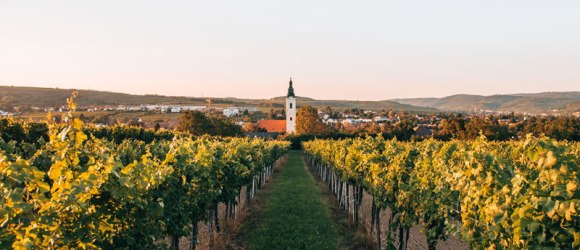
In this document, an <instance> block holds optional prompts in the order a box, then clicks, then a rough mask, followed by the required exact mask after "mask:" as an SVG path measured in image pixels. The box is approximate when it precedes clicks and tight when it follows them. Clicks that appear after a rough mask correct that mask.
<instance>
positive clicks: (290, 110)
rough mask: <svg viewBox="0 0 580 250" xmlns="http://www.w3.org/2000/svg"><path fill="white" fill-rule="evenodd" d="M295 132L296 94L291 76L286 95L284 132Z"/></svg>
mask: <svg viewBox="0 0 580 250" xmlns="http://www.w3.org/2000/svg"><path fill="white" fill-rule="evenodd" d="M294 132H296V96H295V95H294V88H293V87H292V78H290V87H288V95H286V134H294Z"/></svg>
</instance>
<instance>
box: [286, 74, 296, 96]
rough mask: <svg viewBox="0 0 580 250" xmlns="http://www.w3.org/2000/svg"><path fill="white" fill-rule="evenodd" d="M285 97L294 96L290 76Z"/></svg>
mask: <svg viewBox="0 0 580 250" xmlns="http://www.w3.org/2000/svg"><path fill="white" fill-rule="evenodd" d="M286 97H296V96H295V95H294V88H293V87H292V77H290V87H288V95H287V96H286Z"/></svg>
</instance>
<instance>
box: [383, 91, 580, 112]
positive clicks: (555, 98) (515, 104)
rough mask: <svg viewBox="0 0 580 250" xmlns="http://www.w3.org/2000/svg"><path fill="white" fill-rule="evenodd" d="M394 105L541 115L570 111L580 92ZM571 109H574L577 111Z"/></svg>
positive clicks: (464, 97) (414, 100)
mask: <svg viewBox="0 0 580 250" xmlns="http://www.w3.org/2000/svg"><path fill="white" fill-rule="evenodd" d="M391 101H394V102H398V103H401V104H408V105H413V106H421V107H431V108H436V109H440V110H446V111H473V110H492V111H507V112H509V111H513V112H519V113H523V112H530V113H540V112H549V111H552V110H563V111H564V110H566V111H568V110H569V109H568V108H567V107H568V105H570V104H573V103H575V102H579V101H580V92H544V93H537V94H511V95H491V96H482V95H452V96H447V97H443V98H405V99H392V100H391ZM571 109H574V107H572V108H571ZM564 112H565V111H564Z"/></svg>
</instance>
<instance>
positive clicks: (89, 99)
mask: <svg viewBox="0 0 580 250" xmlns="http://www.w3.org/2000/svg"><path fill="white" fill-rule="evenodd" d="M72 91H73V90H72V89H54V88H36V87H16V86H0V109H4V110H12V108H13V107H17V106H25V107H58V106H61V105H65V104H66V98H68V97H69V96H70V94H71V93H72ZM285 98H286V97H274V98H271V99H239V98H233V97H228V98H201V97H184V96H162V95H131V94H123V93H116V92H106V91H95V90H79V97H78V98H77V103H78V104H79V105H140V104H180V105H205V103H206V99H211V101H212V105H214V106H215V107H228V106H256V107H258V108H261V109H268V110H269V109H270V108H283V107H284V105H285ZM298 104H299V106H304V105H310V106H315V107H324V106H329V107H331V108H332V109H335V110H341V111H342V110H344V109H353V108H362V109H365V110H394V111H407V112H437V111H438V110H437V109H434V108H426V107H416V106H413V105H408V104H401V103H397V102H393V101H348V100H315V99H312V98H306V97H298Z"/></svg>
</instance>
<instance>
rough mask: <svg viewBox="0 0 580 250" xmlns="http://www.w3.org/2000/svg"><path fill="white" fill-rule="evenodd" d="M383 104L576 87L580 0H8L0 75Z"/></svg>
mask: <svg viewBox="0 0 580 250" xmlns="http://www.w3.org/2000/svg"><path fill="white" fill-rule="evenodd" d="M289 76H292V77H293V79H294V83H295V91H296V94H297V95H299V96H307V97H313V98H320V99H351V100H357V99H358V100H381V99H389V98H399V97H428V96H435V97H440V96H445V95H451V94H458V93H470V94H506V93H521V92H542V91H571V90H574V91H580V1H578V0H570V1H560V0H542V1H535V0H521V1H520V0H497V1H496V0H480V1H475V0H473V1H470V0H423V1H418V0H413V1H411V0H404V1H403V0H400V1H387V0H381V1H379V0H377V1H370V0H368V1H363V0H357V1H355V0H353V1H338V0H331V1H315V0H309V1H299V0H292V1H274V0H264V1H248V0H243V1H240V0H236V1H219V0H216V1H166V0H164V1H161V0H159V1H143V0H135V1H127V0H123V1H121V0H116V1H103V0H98V1H97V0H94V1H89V0H83V1H80V0H69V1H56V0H55V1H41V0H38V1H27V0H0V85H25V86H44V87H59V88H80V89H87V88H89V89H96V90H109V91H118V92H125V93H135V94H145V93H150V94H164V95H184V96H205V97H207V96H215V97H229V96H233V97H240V98H242V97H244V98H246V97H249V98H270V97H274V96H281V95H285V94H286V89H287V83H288V77H289Z"/></svg>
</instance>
